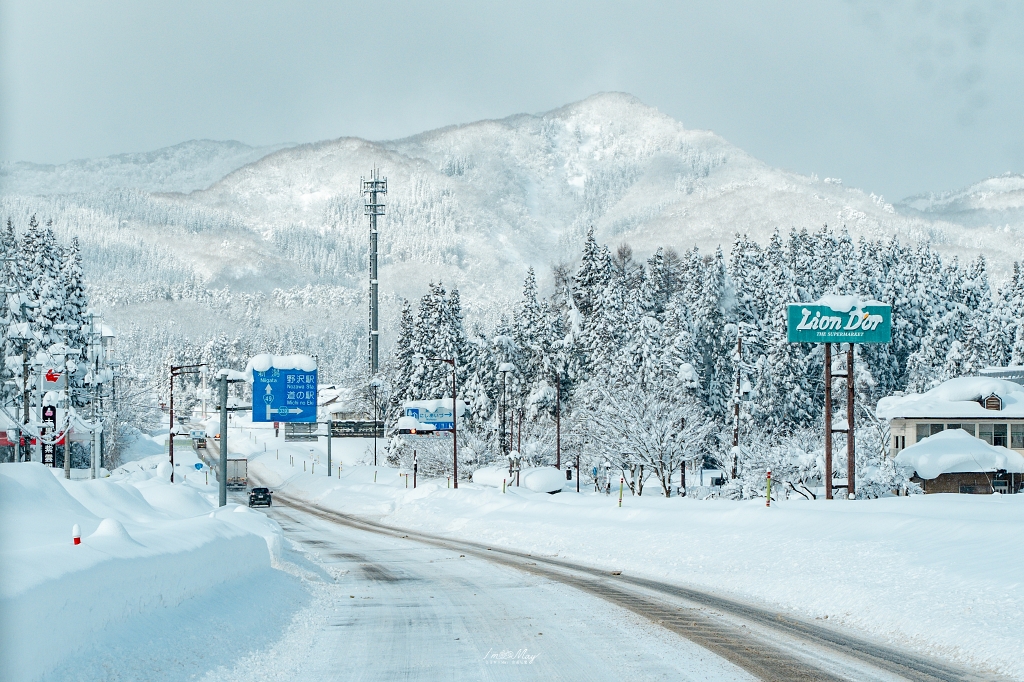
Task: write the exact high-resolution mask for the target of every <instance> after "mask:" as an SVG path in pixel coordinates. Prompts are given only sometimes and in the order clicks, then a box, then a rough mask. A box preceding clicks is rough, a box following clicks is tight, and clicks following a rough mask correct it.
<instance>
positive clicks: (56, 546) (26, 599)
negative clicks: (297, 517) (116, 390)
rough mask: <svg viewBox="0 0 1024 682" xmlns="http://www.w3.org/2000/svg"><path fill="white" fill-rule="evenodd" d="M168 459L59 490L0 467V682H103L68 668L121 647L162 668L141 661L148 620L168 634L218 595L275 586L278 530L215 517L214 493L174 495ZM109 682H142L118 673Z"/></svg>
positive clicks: (198, 490)
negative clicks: (188, 610)
mask: <svg viewBox="0 0 1024 682" xmlns="http://www.w3.org/2000/svg"><path fill="white" fill-rule="evenodd" d="M165 458H166V456H165V455H157V456H155V457H151V458H149V459H147V460H143V461H142V462H133V463H131V464H129V465H127V467H126V468H127V469H128V471H125V470H123V469H122V470H117V471H115V472H114V474H113V476H112V477H111V478H105V479H97V480H85V481H65V480H63V471H58V472H57V474H58V475H60V476H61V478H57V476H56V475H55V474H54V473H53V470H51V469H49V468H46V467H43V466H42V465H41V464H28V463H21V464H10V463H8V464H0V518H2V519H3V523H2V525H0V529H2V530H0V533H2V539H0V565H2V566H3V573H4V577H3V581H2V582H0V679H3V680H6V681H11V682H15V681H21V680H34V679H39V678H40V677H43V676H46V675H48V674H51V675H52V676H53V677H54V678H55V679H68V678H67V675H66V674H65V673H61V672H59V669H60V668H61V666H68V667H69V669H72V670H78V672H77V673H76V674H82V675H84V677H82V678H81V679H90V678H91V679H99V677H91V675H92V674H91V673H89V672H82V670H83V668H81V666H80V665H79V664H78V663H75V659H81V658H85V659H86V660H88V658H89V654H90V651H91V650H94V649H96V648H106V647H117V646H120V647H123V648H127V649H129V650H133V649H134V650H135V653H134V655H135V656H136V657H139V658H140V659H146V658H150V661H149V662H146V664H145V665H149V664H150V662H152V663H153V664H154V665H157V663H156V662H157V661H159V660H161V659H162V658H163V657H166V655H167V654H166V653H165V652H149V651H146V640H147V635H146V634H145V629H146V628H145V627H144V626H145V625H147V624H148V625H150V626H152V625H153V623H152V622H151V621H147V620H146V619H147V618H153V617H154V613H156V614H163V615H161V616H160V617H159V618H158V620H160V621H161V622H163V623H164V625H167V624H168V622H169V621H167V620H166V619H167V618H168V617H169V615H170V614H172V613H175V612H176V611H175V608H174V607H179V606H181V605H182V604H185V603H188V602H190V601H191V600H193V599H195V598H197V597H199V598H203V597H204V595H206V594H207V593H209V592H210V591H211V589H212V588H214V587H217V586H220V587H219V590H224V589H237V588H238V586H239V585H245V586H246V587H247V588H248V587H251V586H254V585H261V584H265V583H266V582H267V581H268V580H271V581H272V577H271V576H270V575H269V574H271V573H277V572H276V571H271V563H272V559H273V558H274V557H275V556H276V555H278V554H279V553H280V548H281V539H280V538H281V536H280V528H279V527H278V526H277V524H276V523H274V522H273V521H270V520H269V519H267V518H266V516H265V515H263V514H261V513H253V512H250V510H249V509H248V508H246V507H239V506H238V505H229V506H227V507H224V508H221V509H217V508H216V507H215V506H214V503H213V502H211V497H212V496H213V494H215V492H216V488H215V486H205V484H201V485H196V484H193V483H190V482H187V481H186V482H184V483H176V484H174V485H172V484H170V483H169V482H168V481H167V479H169V473H170V464H169V463H167V462H166V461H164V460H165ZM154 460H155V461H154ZM156 461H160V462H162V463H161V464H160V466H159V467H157V465H156ZM158 472H159V474H160V475H159V476H157V473H158ZM193 473H194V474H197V473H198V472H195V470H194V469H193ZM181 474H182V472H180V471H179V472H178V478H179V480H180V479H181V477H182V476H181ZM204 479H205V477H203V476H202V475H201V474H199V475H198V476H197V480H198V481H204ZM203 488H208V489H209V491H210V493H209V494H205V491H204V490H203ZM238 512H241V513H238ZM75 525H78V526H79V527H80V530H81V544H80V545H77V546H76V545H74V544H73V542H72V529H73V527H74V526H75ZM218 608H224V607H223V605H221V606H219V607H218ZM179 615H180V614H179ZM159 627H160V626H157V629H159ZM135 630H140V631H142V634H132V633H133V632H134V631H135ZM111 633H116V634H113V635H112V634H111ZM179 653H180V652H179ZM125 665H126V666H127V667H128V669H129V670H130V669H131V667H132V665H138V663H136V664H132V663H131V662H130V661H129V662H127V663H125ZM55 670H57V671H58V672H54V671H55ZM84 670H86V671H87V670H88V668H85V669H84ZM140 672H141V671H140ZM113 674H114V673H113V672H112V671H109V670H108V671H106V672H103V671H99V672H96V675H100V676H105V675H113ZM115 677H117V678H118V679H133V678H134V679H138V677H135V676H134V675H133V674H132V673H130V672H129V673H127V674H125V671H123V670H122V671H120V672H119V674H118V675H115Z"/></svg>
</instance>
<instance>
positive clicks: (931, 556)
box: [232, 431, 1024, 680]
mask: <svg viewBox="0 0 1024 682" xmlns="http://www.w3.org/2000/svg"><path fill="white" fill-rule="evenodd" d="M256 433H257V434H259V433H260V432H259V431H256ZM263 433H268V432H267V431H264V432H263ZM269 434H270V435H269V436H267V437H265V436H263V435H256V436H255V439H253V438H252V437H251V436H248V437H247V438H248V440H246V439H240V440H236V443H238V446H239V447H241V448H242V450H243V451H244V450H246V449H248V450H249V451H251V454H250V455H249V473H250V475H251V476H254V477H255V478H257V479H258V480H260V481H261V482H263V483H265V484H267V485H270V486H271V487H272V488H273V489H274V490H275V492H277V493H279V494H282V495H287V496H291V497H293V498H296V499H302V500H306V501H308V502H311V503H314V504H317V505H319V506H321V507H324V508H328V509H333V510H337V511H341V512H345V513H350V514H356V515H363V516H365V517H372V518H374V519H377V520H380V521H383V522H384V523H387V524H390V525H393V526H396V527H401V528H408V529H414V530H420V531H424V532H428V533H435V534H439V535H446V536H449V537H452V538H458V539H465V540H473V541H477V542H483V543H486V544H487V545H488V546H495V547H507V548H511V549H516V550H520V551H527V552H531V553H534V554H538V555H548V556H558V557H562V558H565V559H568V560H572V561H577V562H581V563H585V564H590V565H593V566H597V567H603V568H608V569H610V570H622V571H626V572H628V573H633V574H635V575H642V576H646V577H651V578H655V579H659V580H664V581H669V582H673V583H677V584H681V585H687V586H693V587H697V588H702V589H706V590H708V591H711V592H714V593H717V594H721V595H726V596H730V597H733V598H738V599H741V600H748V601H750V602H754V603H757V604H761V605H765V606H768V607H770V608H776V609H778V610H779V611H780V612H783V613H788V614H791V615H793V616H797V617H800V618H804V619H809V620H815V619H820V620H822V621H824V622H826V623H830V624H833V623H834V624H835V625H837V626H839V627H845V628H850V629H852V630H855V631H860V632H861V633H862V634H864V635H867V636H869V637H872V638H876V639H879V640H881V641H884V642H886V643H888V644H889V645H892V646H896V647H899V648H906V649H907V650H916V651H919V652H922V653H925V654H929V655H933V656H936V657H939V658H943V659H946V660H952V661H956V662H959V663H961V664H964V665H967V666H969V667H971V668H973V669H976V670H989V671H996V672H999V673H1001V674H1004V675H1008V676H1010V677H1012V678H1015V679H1020V680H1024V638H1022V637H1021V633H1022V629H1021V622H1022V621H1021V613H1020V609H1018V608H1017V607H1016V606H1015V605H1014V599H1015V595H1016V594H1017V593H1018V592H1019V589H1020V570H1021V568H1020V567H1021V566H1022V565H1024V546H1022V545H1021V543H1019V542H1015V541H1014V540H1013V538H1015V537H1016V536H1017V534H1019V529H1020V528H1021V527H1024V495H985V496H982V495H928V496H915V497H909V498H907V497H901V498H896V497H893V498H884V499H878V500H860V501H838V500H836V501H831V502H827V501H825V500H817V501H802V500H790V501H782V502H773V503H772V506H771V508H766V507H765V504H764V502H763V501H761V500H753V501H748V502H734V501H728V500H707V501H703V500H695V499H680V498H671V499H665V498H663V497H659V496H658V495H657V494H656V492H655V491H652V492H651V494H647V495H644V496H643V497H632V496H630V494H629V491H628V490H626V493H625V499H624V501H623V506H622V508H618V506H617V504H618V496H617V495H612V496H610V497H609V496H606V495H603V494H595V493H594V492H593V485H592V484H591V485H590V486H587V485H584V486H583V491H584V492H583V493H582V494H576V492H575V481H573V482H566V481H564V472H558V473H557V474H556V475H560V476H561V477H562V479H563V480H562V481H561V482H562V483H563V484H565V488H564V491H563V492H561V493H559V494H555V495H549V494H546V493H536V492H533V491H530V490H528V489H527V488H525V487H519V488H515V487H508V488H507V489H506V490H507V492H506V493H505V494H502V492H501V487H500V479H496V477H497V475H498V474H500V470H498V469H495V470H494V471H490V472H485V473H484V474H483V475H482V478H484V479H488V480H487V481H486V482H487V485H478V484H473V483H469V482H467V481H460V483H459V489H458V490H455V489H451V488H449V487H448V482H447V481H446V480H444V479H441V480H440V481H437V480H434V481H427V480H424V479H425V477H423V476H422V475H421V477H420V480H419V485H418V487H417V488H416V489H415V490H414V489H412V484H411V482H408V479H407V478H406V477H404V476H400V475H399V472H396V471H395V470H394V469H389V468H386V467H377V468H374V467H371V466H353V461H354V460H355V459H359V458H360V457H359V456H357V455H359V453H360V452H361V451H363V450H364V449H365V448H364V447H359V446H358V445H357V443H358V441H356V440H355V439H345V441H346V443H345V446H344V449H343V454H342V455H341V458H342V459H344V460H345V465H344V467H343V469H342V471H341V477H340V479H339V478H338V476H337V475H338V471H337V462H338V459H335V469H334V471H333V472H332V476H331V477H330V478H328V477H327V476H326V475H325V474H326V467H325V466H324V467H323V469H321V466H322V465H323V464H324V463H325V462H326V454H325V445H324V443H323V442H321V443H319V444H316V446H315V448H314V452H313V454H312V457H314V458H319V459H320V461H321V464H320V465H318V466H317V469H316V475H311V474H310V473H308V472H307V473H303V471H302V460H303V459H304V458H305V459H308V458H310V456H311V455H310V449H309V447H308V446H309V445H313V444H305V443H303V444H299V445H293V444H290V443H284V442H283V441H282V440H275V439H273V437H272V434H273V432H272V431H269ZM935 437H937V436H933V438H935ZM339 440H341V439H337V440H336V441H335V443H336V444H335V447H334V453H335V456H336V457H338V456H339V450H342V448H339V446H338V445H337V443H338V441H339ZM929 440H931V439H929ZM366 442H370V441H366ZM264 447H267V448H268V452H267V453H266V454H264V453H263V452H262V451H263V448H264ZM232 449H234V446H233V448H232ZM289 456H291V457H294V463H295V464H294V465H290V464H289V462H290V460H289ZM362 458H363V459H364V460H365V455H362ZM309 468H310V467H307V469H309ZM505 475H506V476H507V470H506V471H505ZM375 478H376V480H375ZM409 478H411V477H409ZM491 479H496V480H497V484H496V483H495V480H491ZM406 485H408V486H409V487H408V488H406V487H405V486H406ZM495 485H497V486H498V487H493V486H495ZM588 488H589V490H588Z"/></svg>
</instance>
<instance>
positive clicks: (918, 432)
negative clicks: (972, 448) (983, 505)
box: [876, 377, 1024, 492]
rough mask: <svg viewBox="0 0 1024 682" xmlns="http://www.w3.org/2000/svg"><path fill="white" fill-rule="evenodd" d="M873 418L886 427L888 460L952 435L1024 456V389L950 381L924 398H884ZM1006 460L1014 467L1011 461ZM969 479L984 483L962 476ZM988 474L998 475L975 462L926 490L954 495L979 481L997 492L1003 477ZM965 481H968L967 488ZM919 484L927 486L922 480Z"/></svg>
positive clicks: (986, 381)
mask: <svg viewBox="0 0 1024 682" xmlns="http://www.w3.org/2000/svg"><path fill="white" fill-rule="evenodd" d="M876 414H877V416H878V417H879V418H880V419H885V420H888V421H889V426H890V432H891V437H892V441H891V448H890V451H891V455H892V456H893V457H898V456H899V454H900V453H901V452H902V451H903V450H906V449H907V448H909V447H911V446H914V445H916V444H917V443H921V442H922V441H924V440H925V439H927V438H929V437H931V436H934V435H936V434H939V433H942V432H944V431H949V430H954V429H959V430H961V431H964V432H966V433H967V434H969V435H971V436H973V437H975V438H977V439H979V440H982V441H984V442H985V443H986V444H987V445H989V446H992V447H995V448H1008V449H1009V450H1012V451H1014V452H1016V453H1017V454H1018V455H1024V386H1021V385H1020V384H1017V383H1014V382H1011V381H1006V380H1004V379H997V378H992V377H959V378H957V379H950V380H949V381H946V382H944V383H942V384H940V385H939V386H936V387H935V388H933V389H932V390H930V391H928V392H926V393H922V394H910V395H896V396H891V397H888V398H883V399H882V400H880V401H879V402H878V408H877V410H876ZM951 442H953V441H951ZM961 442H965V441H961ZM947 445H948V444H947ZM1007 454H1009V453H1007ZM1010 460H1013V461H1016V460H1015V459H1014V458H1013V457H1012V456H1011V457H1010ZM1011 468H1013V467H1011ZM920 473H921V472H919V475H920ZM931 473H934V472H931ZM969 473H975V474H985V477H984V479H982V478H979V477H978V476H974V477H973V478H972V477H970V476H966V474H969ZM1004 473H1005V471H1004ZM1011 473H1012V472H1011ZM954 474H956V475H954ZM989 474H999V471H998V470H993V469H992V468H991V467H989V466H987V465H985V464H983V463H980V462H979V465H978V466H977V467H976V471H974V472H967V471H964V470H963V465H960V466H959V469H958V470H957V471H952V470H951V471H946V472H942V475H943V476H945V479H943V481H944V483H943V482H942V481H939V480H936V481H935V482H932V483H931V486H930V487H931V489H929V486H928V485H926V490H928V492H933V491H934V492H939V491H940V490H941V491H942V492H957V490H959V489H962V488H963V487H976V486H978V485H981V483H979V481H982V480H984V481H988V482H989V483H988V486H989V487H1002V485H998V486H994V485H992V484H993V482H994V480H995V478H1000V477H1001V476H1002V474H999V475H998V476H996V477H995V478H993V476H991V475H989ZM933 478H936V479H939V478H941V477H940V476H936V477H933ZM968 478H971V481H970V482H968V481H967V479H968ZM922 479H923V480H925V481H929V479H925V478H924V477H923V476H922ZM1019 479H1020V476H1019V475H1017V476H1011V477H1010V478H1008V479H1007V483H1006V487H1007V488H1008V489H1010V490H1016V489H1017V487H1018V486H1016V485H1015V483H1016V482H1017V481H1019ZM1000 480H1001V479H1000Z"/></svg>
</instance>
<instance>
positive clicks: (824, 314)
mask: <svg viewBox="0 0 1024 682" xmlns="http://www.w3.org/2000/svg"><path fill="white" fill-rule="evenodd" d="M786 331H787V334H788V337H789V342H790V343H889V342H890V341H892V306H889V305H887V304H885V303H881V302H879V301H862V300H860V299H859V298H858V297H856V296H835V295H829V296H823V297H822V298H821V299H819V300H817V301H815V302H814V303H790V304H789V309H788V311H787V318H786Z"/></svg>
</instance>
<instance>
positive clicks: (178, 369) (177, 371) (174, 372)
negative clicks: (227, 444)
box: [167, 362, 223, 483]
mask: <svg viewBox="0 0 1024 682" xmlns="http://www.w3.org/2000/svg"><path fill="white" fill-rule="evenodd" d="M200 367H206V363H205V362H200V363H198V364H195V365H171V405H170V409H169V410H168V416H169V417H170V422H171V425H170V428H169V429H168V431H167V453H168V455H169V456H170V458H171V483H174V377H178V376H181V375H182V374H199V372H200V370H199V368H200ZM222 437H223V436H222Z"/></svg>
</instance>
